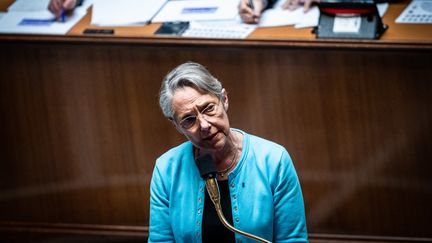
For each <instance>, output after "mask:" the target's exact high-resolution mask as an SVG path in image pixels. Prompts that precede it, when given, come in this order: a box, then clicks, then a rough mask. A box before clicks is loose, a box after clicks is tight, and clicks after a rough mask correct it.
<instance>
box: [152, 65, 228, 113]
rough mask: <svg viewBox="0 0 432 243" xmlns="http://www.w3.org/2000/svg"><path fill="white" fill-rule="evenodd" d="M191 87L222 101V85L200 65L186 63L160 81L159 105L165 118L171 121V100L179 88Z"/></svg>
mask: <svg viewBox="0 0 432 243" xmlns="http://www.w3.org/2000/svg"><path fill="white" fill-rule="evenodd" d="M184 87H192V88H195V89H197V90H198V91H200V92H204V93H209V94H213V95H215V96H216V97H218V98H219V100H223V92H222V84H221V83H220V82H219V81H218V80H217V79H216V78H215V77H213V75H211V74H210V72H209V71H208V70H207V69H206V68H205V67H204V66H202V65H201V64H198V63H194V62H186V63H183V64H181V65H180V66H178V67H176V68H175V69H173V70H172V71H171V72H170V73H169V74H168V75H166V76H165V78H164V79H163V81H162V86H161V88H160V91H159V105H160V107H161V109H162V112H163V114H164V116H165V117H167V118H168V119H173V118H174V117H173V116H174V111H173V109H172V98H173V95H174V93H175V91H176V90H177V89H179V88H184Z"/></svg>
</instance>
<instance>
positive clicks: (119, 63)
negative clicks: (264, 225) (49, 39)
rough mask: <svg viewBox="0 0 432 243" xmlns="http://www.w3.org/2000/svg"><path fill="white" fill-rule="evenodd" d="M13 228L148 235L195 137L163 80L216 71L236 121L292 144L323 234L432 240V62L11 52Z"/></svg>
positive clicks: (122, 51)
mask: <svg viewBox="0 0 432 243" xmlns="http://www.w3.org/2000/svg"><path fill="white" fill-rule="evenodd" d="M0 53H1V56H0V77H1V80H0V114H1V116H0V178H1V179H0V221H17V222H36V223H37V222H43V223H68V224H90V225H124V226H146V225H148V208H149V205H148V204H149V181H150V178H151V173H152V169H153V165H154V161H155V159H156V157H157V156H158V155H160V154H161V153H163V152H164V151H166V150H167V149H168V148H170V147H172V146H174V145H177V144H179V143H180V142H182V141H183V140H184V138H183V137H181V136H180V135H179V134H177V132H176V130H175V129H174V128H173V127H172V126H171V125H170V123H169V122H167V121H165V119H164V118H163V116H162V114H161V112H160V111H159V108H158V105H157V93H158V89H159V85H160V81H161V79H162V77H163V76H164V75H165V74H166V73H167V72H168V71H169V70H171V69H172V68H173V67H175V66H176V65H178V64H180V63H182V62H185V61H189V60H191V61H196V62H200V63H202V64H204V65H205V66H207V67H208V68H209V70H210V71H211V72H212V73H213V74H214V75H215V76H216V77H217V78H219V80H220V81H222V83H223V85H224V86H225V88H226V89H227V90H228V93H229V99H230V108H229V115H230V120H231V125H232V126H233V127H236V128H241V129H243V130H245V131H247V132H249V133H252V134H256V135H259V136H262V137H265V138H268V139H270V140H274V141H276V142H278V143H280V144H282V145H284V146H285V147H286V148H287V149H288V151H289V152H290V154H291V156H292V158H293V160H294V162H295V166H296V168H297V170H298V174H299V177H300V180H301V183H302V188H303V193H304V198H305V205H306V211H307V220H308V228H309V231H310V232H311V233H331V234H348V235H350V234H353V235H374V236H396V237H399V236H401V237H432V231H431V230H430V219H431V218H432V208H431V206H430V205H432V179H431V177H430V175H429V174H430V171H432V163H431V162H432V145H431V143H430V139H431V137H432V112H431V110H432V109H431V104H432V70H431V68H430V64H431V63H432V62H431V61H432V54H431V52H430V51H426V52H422V51H412V50H411V51H408V50H401V51H395V50H393V51H385V50H371V49H369V50H366V49H359V50H353V49H316V48H305V49H300V48H271V47H262V48H256V47H255V48H252V47H250V48H248V47H243V48H229V47H208V46H207V47H206V46H201V47H193V48H192V47H189V48H188V47H169V46H144V45H126V44H124V45H123V44H117V45H114V44H113V45H110V44H105V45H103V44H99V45H96V44H88V43H87V44H85V43H83V44H67V43H63V44H62V43H55V44H53V43H33V44H32V43H2V44H1V45H0Z"/></svg>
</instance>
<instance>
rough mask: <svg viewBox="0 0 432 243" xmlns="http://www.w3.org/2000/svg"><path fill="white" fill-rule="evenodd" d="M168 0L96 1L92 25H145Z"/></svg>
mask: <svg viewBox="0 0 432 243" xmlns="http://www.w3.org/2000/svg"><path fill="white" fill-rule="evenodd" d="M166 2H167V1H166V0H122V1H119V0H94V2H93V15H92V20H91V23H92V24H94V25H99V26H128V25H143V24H147V23H149V22H150V20H151V19H152V18H153V17H154V16H155V14H156V13H157V12H158V11H159V10H160V9H161V7H162V6H163V5H164V4H165V3H166Z"/></svg>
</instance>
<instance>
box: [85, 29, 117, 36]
mask: <svg viewBox="0 0 432 243" xmlns="http://www.w3.org/2000/svg"><path fill="white" fill-rule="evenodd" d="M83 33H84V34H87V35H88V34H96V35H113V34H114V30H113V29H85V30H84V32H83Z"/></svg>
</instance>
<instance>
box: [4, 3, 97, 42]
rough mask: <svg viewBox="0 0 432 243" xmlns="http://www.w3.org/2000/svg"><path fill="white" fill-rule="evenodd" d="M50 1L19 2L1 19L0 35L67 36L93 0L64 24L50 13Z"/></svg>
mask: <svg viewBox="0 0 432 243" xmlns="http://www.w3.org/2000/svg"><path fill="white" fill-rule="evenodd" d="M48 3H49V0H17V1H15V2H14V3H13V4H12V5H11V6H10V7H9V8H8V12H7V13H5V14H4V15H3V16H2V18H0V33H14V34H51V35H64V34H66V33H67V32H68V31H69V30H70V29H71V28H72V27H73V26H74V25H75V24H76V23H77V22H78V21H79V20H81V18H82V17H84V15H85V14H86V12H87V8H88V7H89V6H90V5H91V0H86V1H84V2H83V5H82V6H80V7H77V8H76V9H75V11H73V12H72V13H71V14H68V15H67V16H66V18H65V21H64V22H61V21H57V20H56V19H55V16H54V15H53V14H52V13H51V12H50V11H48Z"/></svg>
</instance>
